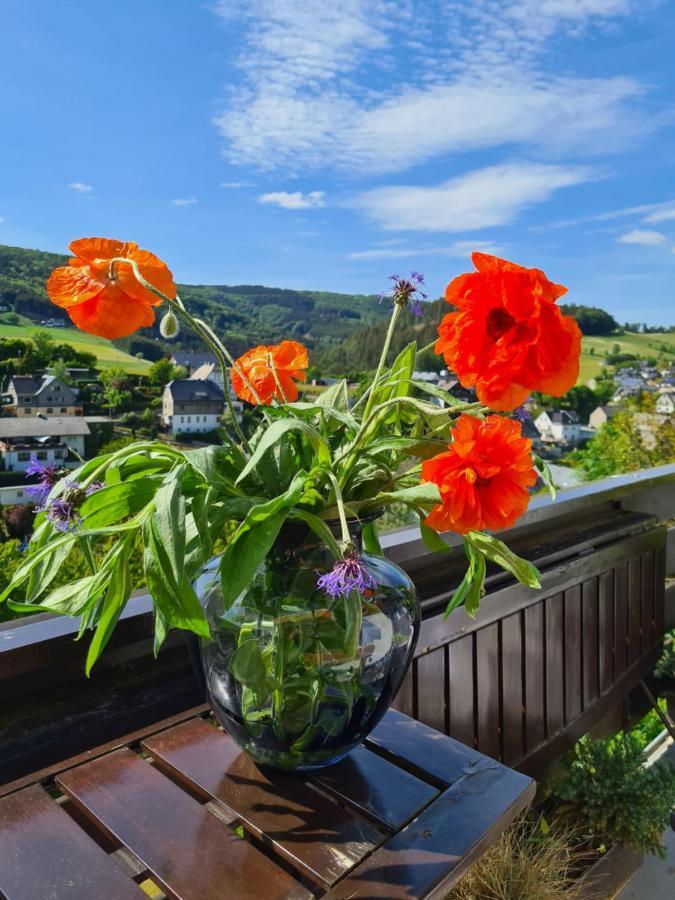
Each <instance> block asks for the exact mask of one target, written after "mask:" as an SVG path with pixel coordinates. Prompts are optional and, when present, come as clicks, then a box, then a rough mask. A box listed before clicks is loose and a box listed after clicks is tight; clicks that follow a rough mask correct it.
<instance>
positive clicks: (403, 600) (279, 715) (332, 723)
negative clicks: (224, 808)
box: [195, 524, 419, 770]
mask: <svg viewBox="0 0 675 900" xmlns="http://www.w3.org/2000/svg"><path fill="white" fill-rule="evenodd" d="M352 538H353V540H354V541H355V543H356V544H357V546H359V545H360V532H359V528H358V527H357V526H354V528H353V534H352ZM361 559H362V562H363V564H364V566H365V567H366V569H367V571H368V573H369V574H370V575H371V576H372V578H373V579H374V584H375V586H374V587H373V588H372V589H368V590H365V591H364V592H363V593H359V592H358V591H356V590H353V591H352V592H351V593H350V594H349V595H348V596H346V597H338V598H331V597H329V596H328V595H327V594H326V593H325V592H323V591H321V590H318V589H317V586H316V583H317V579H318V578H319V576H320V575H322V574H324V573H326V572H327V571H329V570H330V569H331V568H332V566H333V563H334V559H333V557H332V556H331V554H330V552H329V551H328V549H327V548H326V547H325V546H324V545H322V544H320V543H319V542H318V541H317V539H316V538H315V537H314V536H313V534H312V533H311V532H308V531H307V530H306V528H305V527H304V526H300V525H297V526H296V525H295V524H293V525H289V526H286V527H285V528H284V530H283V531H282V533H281V534H280V536H279V538H278V540H277V542H276V543H275V545H274V547H273V548H272V550H271V551H270V553H269V554H268V556H267V558H266V559H265V562H264V564H263V565H262V566H261V567H260V568H259V570H258V572H257V573H256V575H255V577H254V579H253V581H252V582H251V584H250V585H249V587H248V589H247V590H246V591H244V592H243V593H242V594H241V596H239V597H238V598H237V600H236V601H235V602H234V604H233V605H232V606H231V607H230V609H228V610H225V609H224V607H223V602H222V593H221V588H220V576H219V570H218V567H219V559H217V558H216V559H213V560H211V561H210V562H209V564H208V565H207V566H206V568H205V570H204V572H203V573H202V575H201V576H200V577H199V578H198V579H197V581H196V583H195V588H196V591H197V594H198V596H199V597H200V600H201V602H202V605H203V606H204V609H205V610H206V615H207V618H208V621H209V626H210V630H211V638H210V640H202V641H201V646H200V652H201V661H202V667H203V671H204V676H205V680H206V689H207V693H208V698H209V701H210V703H211V706H212V708H213V711H214V712H215V714H216V717H217V718H218V720H219V721H220V723H221V724H222V726H223V727H224V728H225V730H226V731H227V732H228V733H229V734H230V735H232V737H233V738H234V740H235V741H236V742H237V743H238V744H239V745H240V746H241V747H242V748H243V749H245V750H247V751H248V752H249V753H250V754H251V755H252V756H253V757H254V758H255V759H256V760H257V761H258V762H260V763H262V764H265V765H270V766H274V767H276V768H281V769H295V770H305V769H313V768H318V767H320V766H325V765H329V764H330V763H334V762H336V761H337V760H339V759H341V758H342V757H343V756H345V755H346V754H347V753H349V751H350V750H352V749H353V748H354V747H356V746H357V745H358V744H359V743H361V741H363V740H364V738H365V737H366V736H367V735H368V734H369V732H370V731H371V730H372V729H373V728H374V727H375V725H376V724H377V723H378V722H379V720H380V719H381V718H382V716H383V715H384V713H385V712H386V710H387V709H388V707H389V705H390V703H391V701H392V700H393V698H394V696H395V695H396V692H397V691H398V689H399V687H400V685H401V682H402V681H403V678H404V676H405V673H406V671H407V668H408V665H409V664H410V660H411V658H412V654H413V650H414V648H415V643H416V641H417V636H418V632H419V608H418V604H417V600H416V597H415V589H414V586H413V584H412V582H411V580H410V578H409V577H408V576H407V575H406V573H405V572H404V571H403V570H402V569H400V568H399V567H398V566H396V565H395V564H394V563H392V562H389V561H388V560H386V559H382V558H381V557H376V556H368V555H364V556H362V557H361Z"/></svg>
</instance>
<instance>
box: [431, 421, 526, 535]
mask: <svg viewBox="0 0 675 900" xmlns="http://www.w3.org/2000/svg"><path fill="white" fill-rule="evenodd" d="M451 434H452V443H451V444H449V445H448V449H447V450H446V451H444V452H443V453H439V454H438V455H437V456H434V457H433V458H432V459H428V460H425V461H424V462H423V463H422V481H423V482H424V481H429V482H433V483H434V484H436V485H438V489H439V491H440V494H441V503H439V504H438V505H437V506H435V507H434V508H433V509H432V511H431V513H430V514H429V515H428V516H427V518H426V520H425V521H426V524H427V525H428V526H429V527H430V528H434V529H435V530H436V531H456V532H458V533H459V534H466V533H467V532H469V531H482V530H483V529H489V530H490V531H500V530H501V529H503V528H510V527H511V525H513V523H514V522H515V521H516V519H518V518H519V517H520V516H522V514H523V513H524V512H525V510H526V509H527V504H528V500H529V494H528V491H527V489H528V487H530V486H531V485H533V484H534V483H535V482H536V480H537V474H536V472H535V470H534V465H533V463H532V456H531V453H530V448H531V445H532V442H531V441H530V440H529V439H528V438H524V437H522V436H521V426H520V423H519V422H515V421H514V420H513V419H507V418H505V417H504V416H488V417H487V418H486V419H484V420H482V421H481V420H480V419H477V418H476V417H475V416H469V415H462V416H460V417H459V419H458V420H457V422H456V424H455V426H454V428H453V429H452V432H451Z"/></svg>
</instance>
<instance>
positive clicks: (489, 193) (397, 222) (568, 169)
mask: <svg viewBox="0 0 675 900" xmlns="http://www.w3.org/2000/svg"><path fill="white" fill-rule="evenodd" d="M597 177H598V175H597V173H595V172H594V171H593V170H591V169H589V168H587V167H583V166H561V165H545V164H543V163H518V162H514V163H505V164H503V165H497V166H490V167H488V168H485V169H475V170H474V171H471V172H467V173H466V174H464V175H461V176H459V177H457V178H451V179H450V180H449V181H446V182H444V183H442V184H438V185H434V186H432V187H423V186H422V187H420V186H413V185H399V186H390V187H382V188H375V189H373V190H369V191H364V192H363V193H361V194H359V195H358V196H357V197H356V198H355V199H354V200H353V201H352V202H351V204H350V205H352V206H354V207H356V208H358V209H360V210H361V211H362V212H364V213H365V214H366V215H367V216H368V217H369V218H371V219H373V220H374V221H375V222H376V223H377V224H378V225H380V226H382V227H383V228H385V229H387V230H395V231H447V232H458V231H473V230H476V229H478V228H488V227H492V226H495V225H505V224H507V223H509V222H511V221H513V220H514V219H515V218H516V216H517V215H518V213H519V212H520V211H521V210H523V209H525V208H527V207H528V206H531V205H533V204H535V203H540V202H542V201H544V200H547V199H548V198H549V197H550V196H551V195H552V194H553V192H554V191H556V190H558V189H559V188H563V187H570V186H572V185H576V184H581V183H582V182H585V181H589V180H592V179H595V178H597Z"/></svg>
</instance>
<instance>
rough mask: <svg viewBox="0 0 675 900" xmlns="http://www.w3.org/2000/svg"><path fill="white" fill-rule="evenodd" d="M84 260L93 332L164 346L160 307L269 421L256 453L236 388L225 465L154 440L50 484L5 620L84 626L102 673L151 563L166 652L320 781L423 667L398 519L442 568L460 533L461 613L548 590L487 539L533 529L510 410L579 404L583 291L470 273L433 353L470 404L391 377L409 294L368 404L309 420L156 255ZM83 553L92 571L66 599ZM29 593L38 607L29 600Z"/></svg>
mask: <svg viewBox="0 0 675 900" xmlns="http://www.w3.org/2000/svg"><path fill="white" fill-rule="evenodd" d="M70 249H71V250H72V252H73V254H74V256H73V259H71V261H70V265H68V266H63V267H60V268H57V269H56V270H55V271H54V272H53V273H52V275H51V276H50V278H49V281H48V283H47V292H48V294H49V296H50V298H51V299H52V301H53V302H54V303H55V304H56V305H58V306H60V307H62V308H64V309H66V310H67V311H68V313H69V315H70V317H71V319H72V320H73V322H74V323H75V325H76V326H77V327H78V328H81V329H83V330H85V331H88V332H91V333H93V334H98V335H101V336H103V337H107V338H117V337H121V336H124V335H128V334H130V333H131V332H133V331H135V330H136V329H138V328H141V327H144V326H149V325H151V324H152V323H153V321H154V318H155V312H154V308H155V307H157V306H160V305H163V306H164V307H165V308H166V309H167V312H166V314H165V316H164V318H163V320H162V323H161V331H162V334H163V335H164V336H165V337H169V336H172V335H175V334H176V332H177V329H178V326H179V323H182V324H183V325H186V326H188V327H190V328H192V329H193V330H194V331H195V332H196V334H197V335H199V336H200V337H201V338H202V339H203V340H204V342H205V343H206V345H207V346H208V347H209V348H210V349H211V350H212V351H213V353H214V354H215V356H216V358H217V359H218V361H219V363H220V365H221V367H222V370H223V380H224V384H225V385H227V384H228V382H230V381H231V383H232V386H233V389H234V391H235V392H236V394H237V396H238V397H239V398H240V399H241V400H243V401H244V402H245V403H247V404H250V406H251V407H252V408H253V409H254V410H255V413H256V419H257V425H256V427H255V428H254V429H253V430H252V433H250V434H249V435H246V434H244V433H243V431H242V430H241V428H240V426H239V425H238V424H237V418H236V416H235V414H234V410H233V409H232V401H231V399H230V396H229V391H227V390H226V391H225V398H226V400H227V402H228V404H229V407H230V409H229V413H230V414H229V417H228V419H229V428H228V436H227V437H226V438H225V440H224V442H223V444H222V445H221V446H209V447H206V448H200V449H193V450H180V449H178V448H176V447H173V446H171V445H169V444H167V443H162V442H157V441H138V442H133V443H131V444H129V445H128V446H124V447H122V448H120V449H118V450H116V451H115V452H112V453H108V454H105V455H103V456H99V457H97V458H96V459H92V460H89V461H87V462H84V461H83V462H82V464H81V465H80V466H79V467H78V468H77V469H75V471H73V472H65V471H62V470H58V469H54V468H42V467H41V466H39V465H37V464H36V466H35V471H36V472H37V474H38V475H39V477H40V484H39V485H38V486H37V487H36V488H35V492H36V494H37V495H38V496H37V499H38V500H39V502H40V505H41V511H40V512H39V514H38V516H37V518H36V522H35V526H36V527H35V532H34V534H33V537H32V540H31V544H30V549H29V552H28V554H27V555H26V557H25V560H24V562H23V563H22V564H21V566H20V567H19V568H18V570H17V571H16V572H15V574H14V576H13V578H12V581H11V583H10V585H9V587H8V588H7V590H5V592H4V593H3V594H2V595H1V596H0V600H7V599H8V598H9V600H8V602H9V603H10V605H12V608H14V609H18V610H21V611H34V610H39V611H45V610H47V611H51V612H56V613H62V614H65V615H70V616H80V617H81V623H82V625H81V633H85V632H89V631H91V632H92V638H91V643H90V645H89V652H88V658H87V663H86V669H87V673H89V672H90V671H91V669H92V666H93V665H94V663H95V662H96V660H97V659H98V657H99V656H100V654H101V652H102V651H103V648H104V647H105V645H106V643H107V641H108V640H109V638H110V635H111V634H112V632H113V629H114V628H115V625H116V622H117V620H118V619H119V616H120V613H121V612H122V609H123V608H124V606H125V604H126V602H127V600H128V599H129V596H130V594H131V591H132V588H133V585H132V583H131V578H130V575H129V562H130V559H132V557H133V556H134V555H135V554H137V553H142V557H143V565H144V573H145V582H146V586H147V590H148V591H149V593H150V595H151V597H152V599H153V602H154V611H155V647H156V650H159V647H160V646H161V644H162V641H163V640H164V637H165V635H166V633H167V631H168V629H170V628H181V629H185V630H186V631H188V632H192V633H194V634H195V635H197V636H198V638H199V639H200V645H201V656H202V662H203V668H204V674H205V679H206V685H207V688H208V696H209V699H210V702H211V704H212V706H213V709H214V711H215V713H216V715H217V717H218V718H219V720H220V721H221V723H222V724H223V726H224V727H225V728H226V729H227V731H229V732H230V734H232V735H233V737H234V738H235V740H237V741H238V742H239V744H240V745H241V746H242V747H244V748H245V749H247V750H248V751H249V752H250V753H251V754H252V755H253V756H254V757H255V758H256V759H258V760H259V761H261V762H264V763H267V764H270V765H274V766H278V767H282V768H287V769H307V768H312V767H315V766H321V765H325V764H328V763H331V762H334V761H335V760H337V759H339V758H340V757H341V756H343V755H344V754H345V753H347V752H349V751H350V750H351V749H352V748H353V747H354V746H356V745H357V744H358V743H359V742H360V741H362V740H363V739H364V737H365V736H366V735H367V734H368V732H369V731H370V730H371V729H372V728H373V727H374V725H375V724H376V723H377V721H378V720H379V719H380V717H381V716H382V715H383V713H384V712H385V710H386V708H387V706H388V704H389V703H390V702H391V700H392V698H393V697H394V695H395V693H396V691H397V690H398V687H399V686H400V684H401V681H402V679H403V677H404V675H405V672H406V669H407V667H408V665H409V663H410V660H411V658H412V654H413V650H414V645H415V641H416V639H417V633H418V627H419V611H418V607H417V603H416V599H415V591H414V587H413V584H412V583H411V581H410V579H409V578H408V576H407V575H406V574H405V572H403V571H402V570H401V569H399V568H398V567H397V566H395V565H394V564H393V563H392V562H390V561H388V560H387V559H385V558H384V557H383V555H382V553H381V551H380V548H379V543H378V540H377V519H378V516H379V515H380V513H381V511H382V510H384V509H386V508H387V507H388V506H389V505H390V504H393V503H396V504H404V505H405V506H407V507H408V508H410V509H411V510H413V511H414V513H415V514H417V515H418V516H419V520H420V528H421V532H422V537H423V539H424V540H425V542H426V544H427V545H428V547H429V548H430V549H431V550H433V551H438V552H446V551H447V545H446V543H445V542H444V541H443V540H442V538H440V537H439V534H438V533H439V532H444V531H454V532H457V533H459V534H462V535H463V536H464V548H465V551H466V555H467V558H468V569H467V573H466V576H465V578H464V579H463V581H462V583H461V584H460V585H459V587H458V588H457V590H456V591H455V593H454V595H453V596H452V599H451V600H450V603H449V604H448V610H447V611H448V612H450V610H451V609H453V608H454V607H455V606H457V605H458V604H464V606H465V608H466V610H467V612H468V613H469V614H473V613H475V610H476V608H477V606H478V603H479V599H480V596H481V591H482V587H483V580H484V576H485V566H486V560H491V561H493V562H495V563H497V564H498V565H500V566H502V567H503V568H505V569H507V570H508V571H509V572H511V573H512V574H513V575H515V577H516V578H518V579H519V580H520V581H521V582H522V583H524V584H526V585H528V586H530V587H532V588H536V587H538V586H539V581H538V573H537V572H536V570H535V569H534V567H533V566H532V565H530V564H529V563H528V562H526V561H525V560H522V559H519V558H518V557H517V556H515V555H514V554H513V553H512V552H511V551H510V550H509V549H508V548H507V547H506V546H505V545H504V544H503V543H502V542H501V541H500V540H498V539H497V538H496V537H494V536H490V535H489V534H486V533H485V532H486V530H491V531H499V530H502V529H505V528H508V527H509V526H510V525H511V524H513V522H515V521H516V519H517V518H518V517H519V516H520V515H521V514H522V513H523V512H524V511H525V509H526V507H527V504H528V497H529V492H528V489H529V488H530V487H531V486H532V485H534V483H535V481H536V479H537V472H536V468H537V467H538V468H539V469H540V470H541V471H545V470H544V467H543V464H542V463H541V461H539V460H537V459H536V458H533V457H532V453H531V444H530V441H529V440H526V439H524V438H523V437H522V436H521V424H520V422H519V421H518V418H517V415H516V416H512V415H511V413H512V411H514V410H516V408H517V407H519V405H520V404H522V403H523V402H524V401H525V400H526V398H527V396H528V393H529V391H530V390H541V391H545V392H546V393H549V394H551V393H554V394H562V393H564V391H565V390H567V389H568V388H569V387H571V386H572V385H573V384H574V383H575V381H576V379H577V375H578V363H579V352H580V332H579V329H578V327H577V325H576V323H575V322H574V321H573V320H572V319H571V318H569V317H566V316H563V315H562V314H561V312H560V310H559V308H558V306H557V305H556V300H557V299H558V298H559V297H560V296H561V295H562V294H563V293H564V292H565V288H563V287H561V286H560V285H556V284H553V283H552V282H551V281H549V280H548V278H547V277H546V276H545V275H544V273H543V272H541V271H539V270H537V269H525V268H523V267H521V266H517V265H515V264H513V263H510V262H507V261H505V260H500V259H497V258H496V257H492V256H488V255H485V254H481V253H476V254H474V256H473V260H474V263H475V265H476V269H477V271H476V272H472V273H470V274H465V275H461V276H460V277H458V278H456V279H454V280H453V281H452V282H451V283H450V284H449V285H448V288H447V290H446V299H447V300H448V302H449V303H450V304H451V305H452V306H454V308H455V309H454V311H451V312H450V313H448V315H447V316H446V317H445V319H444V320H443V322H442V323H441V325H440V328H439V339H438V341H437V342H436V351H437V352H439V353H442V354H443V355H444V357H445V360H446V362H447V365H448V366H449V367H450V368H452V370H453V371H454V372H455V373H456V374H457V376H458V378H459V379H460V381H461V382H462V384H463V385H464V386H466V387H472V388H475V389H476V393H477V400H476V402H471V403H461V402H458V401H457V400H456V399H455V398H454V397H453V396H451V395H450V394H449V393H447V392H446V391H444V390H441V389H440V388H438V387H437V386H432V385H428V384H426V383H423V382H417V381H416V380H415V378H414V371H415V360H416V357H417V352H418V351H417V347H416V345H415V343H411V344H409V345H408V346H407V347H405V349H404V350H402V351H401V352H400V353H399V354H398V356H397V357H396V359H395V360H394V361H393V363H392V364H391V365H387V360H388V355H389V349H390V344H391V339H392V335H393V332H394V329H395V328H396V324H397V321H398V320H399V318H400V316H401V315H402V314H403V313H404V311H406V310H407V311H408V312H412V313H413V314H415V313H419V312H420V310H421V301H422V300H423V299H424V295H423V294H422V285H423V278H422V276H420V275H419V274H418V273H411V276H410V277H409V278H399V277H397V276H394V277H393V282H392V288H391V290H390V291H389V292H388V293H387V295H386V296H387V298H388V302H390V303H391V318H390V321H389V327H388V330H387V333H386V337H385V339H384V343H383V347H382V354H381V358H380V361H379V364H378V366H377V369H376V371H375V373H374V376H373V379H372V382H371V384H370V385H369V387H368V389H367V390H366V391H365V392H364V393H363V394H362V396H361V397H359V398H358V399H357V400H356V402H354V403H352V402H351V399H350V396H349V392H348V389H347V385H346V383H345V382H344V381H340V382H338V383H337V384H335V385H333V386H332V387H330V388H329V389H328V390H326V391H325V392H324V393H322V394H321V395H320V397H318V399H316V400H313V401H311V402H303V401H301V400H299V399H298V396H299V394H298V386H297V384H298V382H299V381H300V380H301V379H302V378H303V375H304V373H305V371H306V370H307V367H308V362H309V361H308V354H307V351H306V349H305V348H304V347H303V346H302V345H301V344H298V343H297V342H295V341H287V340H284V341H281V343H279V344H277V345H274V346H261V347H256V348H253V349H252V350H250V351H248V352H247V353H245V354H244V355H243V356H241V357H239V358H238V359H234V358H233V357H232V355H231V354H230V353H229V351H228V349H227V347H226V346H225V345H224V344H223V342H222V341H221V340H220V339H219V337H218V336H217V335H216V334H215V333H214V332H213V330H212V329H211V328H210V327H209V325H208V324H207V323H206V322H204V321H203V320H202V319H200V318H198V317H195V316H194V315H193V314H192V313H190V311H189V310H188V309H187V308H186V307H185V305H184V304H183V302H182V301H181V299H180V297H179V296H178V294H177V292H176V286H175V284H174V282H173V278H172V275H171V272H170V271H169V269H168V268H167V266H166V265H165V263H163V262H162V261H161V260H160V259H158V257H156V256H155V255H154V254H152V253H149V252H148V251H145V250H141V249H139V248H138V246H137V245H136V244H134V243H122V242H120V241H113V240H107V239H104V238H85V239H82V240H78V241H74V242H73V243H72V244H71V245H70ZM425 349H427V350H428V349H429V348H425ZM76 547H79V548H81V550H82V552H83V553H84V555H85V557H86V559H87V560H88V563H89V566H90V572H89V574H88V575H86V576H84V577H82V578H80V579H79V580H77V581H75V582H74V583H72V584H70V585H68V586H66V587H60V588H58V589H55V590H50V586H51V584H52V581H53V579H54V576H55V574H56V572H57V571H58V569H59V567H60V566H61V565H62V563H63V562H64V560H65V559H66V558H67V557H68V556H69V554H70V553H71V552H73V550H74V549H75V548H76ZM19 586H21V587H22V588H23V589H25V603H17V602H14V601H12V600H11V596H12V592H13V591H14V589H15V588H17V587H19Z"/></svg>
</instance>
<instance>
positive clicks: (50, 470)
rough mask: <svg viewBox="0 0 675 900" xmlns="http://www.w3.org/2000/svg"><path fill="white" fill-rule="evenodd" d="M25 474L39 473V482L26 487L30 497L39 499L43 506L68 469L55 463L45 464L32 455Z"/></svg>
mask: <svg viewBox="0 0 675 900" xmlns="http://www.w3.org/2000/svg"><path fill="white" fill-rule="evenodd" d="M25 474H26V475H27V476H28V475H37V477H38V478H39V479H40V481H39V483H38V484H31V485H29V486H28V487H27V488H26V493H27V494H28V495H29V497H33V499H34V500H36V501H37V504H38V506H39V507H42V506H44V504H45V502H46V500H47V497H48V496H49V494H50V492H51V489H52V488H53V487H54V485H55V484H56V482H57V481H59V480H60V479H61V478H62V477H63V476H64V475H65V474H66V469H64V468H62V467H61V466H57V465H55V464H54V463H51V464H50V465H47V466H45V465H44V464H43V463H41V462H40V460H39V459H38V458H37V457H36V456H33V457H31V461H30V463H29V465H28V466H27V467H26V473H25Z"/></svg>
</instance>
